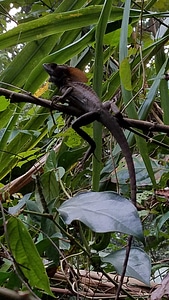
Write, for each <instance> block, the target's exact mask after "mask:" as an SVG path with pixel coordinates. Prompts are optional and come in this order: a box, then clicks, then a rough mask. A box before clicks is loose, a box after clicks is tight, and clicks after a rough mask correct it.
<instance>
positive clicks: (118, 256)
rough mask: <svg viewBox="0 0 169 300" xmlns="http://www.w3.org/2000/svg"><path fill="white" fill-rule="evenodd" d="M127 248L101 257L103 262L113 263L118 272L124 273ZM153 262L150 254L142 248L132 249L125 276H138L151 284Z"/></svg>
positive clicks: (137, 277) (147, 283)
mask: <svg viewBox="0 0 169 300" xmlns="http://www.w3.org/2000/svg"><path fill="white" fill-rule="evenodd" d="M125 254H126V250H125V249H122V250H118V251H115V252H112V253H110V254H108V255H107V256H105V257H103V258H101V260H102V261H103V262H107V263H111V264H112V265H113V266H114V267H115V269H116V271H117V273H118V274H120V275H121V274H122V270H123V263H124V259H125ZM150 273H151V262H150V258H149V256H148V255H147V254H146V253H145V252H144V251H143V250H142V249H140V248H137V247H133V248H131V250H130V254H129V260H128V264H127V269H126V274H125V276H129V277H133V278H136V279H138V280H140V281H142V282H144V283H145V284H146V285H148V286H149V285H150Z"/></svg>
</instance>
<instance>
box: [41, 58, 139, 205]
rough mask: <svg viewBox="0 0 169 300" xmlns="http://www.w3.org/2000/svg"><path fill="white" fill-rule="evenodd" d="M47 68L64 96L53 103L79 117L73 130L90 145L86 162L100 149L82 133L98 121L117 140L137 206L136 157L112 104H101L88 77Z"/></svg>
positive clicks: (75, 71)
mask: <svg viewBox="0 0 169 300" xmlns="http://www.w3.org/2000/svg"><path fill="white" fill-rule="evenodd" d="M43 67H44V69H45V71H46V72H47V73H48V74H49V76H50V78H49V81H50V82H52V83H54V84H55V85H56V86H57V87H58V89H59V92H60V93H61V96H55V97H54V98H53V100H52V101H54V103H56V104H57V103H61V104H60V105H62V106H63V107H64V111H65V112H66V110H67V112H68V113H71V114H72V115H74V116H76V117H77V118H76V120H75V121H74V122H73V123H72V128H73V129H74V130H75V131H76V132H77V133H78V134H79V135H80V136H81V137H82V138H83V139H85V140H86V141H87V142H88V143H89V145H90V148H89V150H88V151H87V152H86V155H85V157H84V158H83V160H84V161H85V160H86V159H87V158H88V157H89V155H90V154H92V153H94V150H95V147H96V145H95V142H94V140H93V139H92V138H91V137H90V136H89V135H88V134H87V133H86V132H84V131H83V130H82V129H81V127H82V126H85V125H87V124H90V123H92V122H93V121H95V120H97V121H98V122H100V123H101V124H102V125H103V126H105V127H106V128H107V129H108V130H109V131H110V132H111V134H112V136H114V138H115V139H116V141H117V143H118V144H119V146H120V148H121V150H122V153H123V155H124V157H125V160H126V163H127V167H128V172H129V177H130V189H131V201H132V203H133V204H134V205H136V175H135V169H134V163H133V159H132V154H131V151H130V148H129V145H128V142H127V140H126V137H125V135H124V132H123V130H122V128H121V127H120V125H119V122H118V118H117V117H116V116H115V115H112V114H111V113H110V111H109V109H110V106H111V104H110V103H111V101H110V102H109V101H107V102H105V104H104V103H102V102H101V101H100V99H99V98H98V96H97V94H96V92H95V91H94V90H93V89H92V88H91V87H90V86H88V85H87V84H86V82H87V77H86V75H85V73H84V72H83V71H81V70H80V69H78V68H74V67H69V66H68V65H59V64H56V63H46V64H43Z"/></svg>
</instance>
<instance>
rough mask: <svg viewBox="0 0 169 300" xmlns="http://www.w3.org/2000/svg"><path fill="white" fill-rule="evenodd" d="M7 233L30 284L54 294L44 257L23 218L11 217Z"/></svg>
mask: <svg viewBox="0 0 169 300" xmlns="http://www.w3.org/2000/svg"><path fill="white" fill-rule="evenodd" d="M7 233H8V236H7V243H8V244H9V247H10V249H11V251H12V255H13V256H14V258H15V261H16V263H17V264H18V267H19V268H20V269H21V270H22V272H23V274H24V276H25V277H26V278H27V279H28V282H29V284H30V285H31V286H36V287H37V288H39V289H42V290H44V291H45V292H46V293H47V294H49V295H51V296H53V294H52V292H51V290H50V286H49V279H48V277H47V274H46V271H45V268H44V266H43V263H42V259H41V257H40V256H39V254H38V251H37V249H36V247H35V245H34V243H33V241H32V238H31V236H30V234H29V232H28V231H27V229H26V227H25V226H24V225H23V223H22V222H21V220H20V219H17V218H14V217H11V218H10V219H9V220H8V222H7Z"/></svg>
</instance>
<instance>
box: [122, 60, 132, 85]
mask: <svg viewBox="0 0 169 300" xmlns="http://www.w3.org/2000/svg"><path fill="white" fill-rule="evenodd" d="M120 78H121V81H122V83H123V86H124V88H125V89H126V90H127V91H132V86H131V69H130V64H129V60H128V58H127V57H126V58H124V59H123V60H122V62H121V63H120Z"/></svg>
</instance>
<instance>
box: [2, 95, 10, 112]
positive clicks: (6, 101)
mask: <svg viewBox="0 0 169 300" xmlns="http://www.w3.org/2000/svg"><path fill="white" fill-rule="evenodd" d="M9 104H10V102H9V100H7V99H6V98H5V96H1V97H0V111H3V110H5V109H6V108H7V107H8V105H9Z"/></svg>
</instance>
